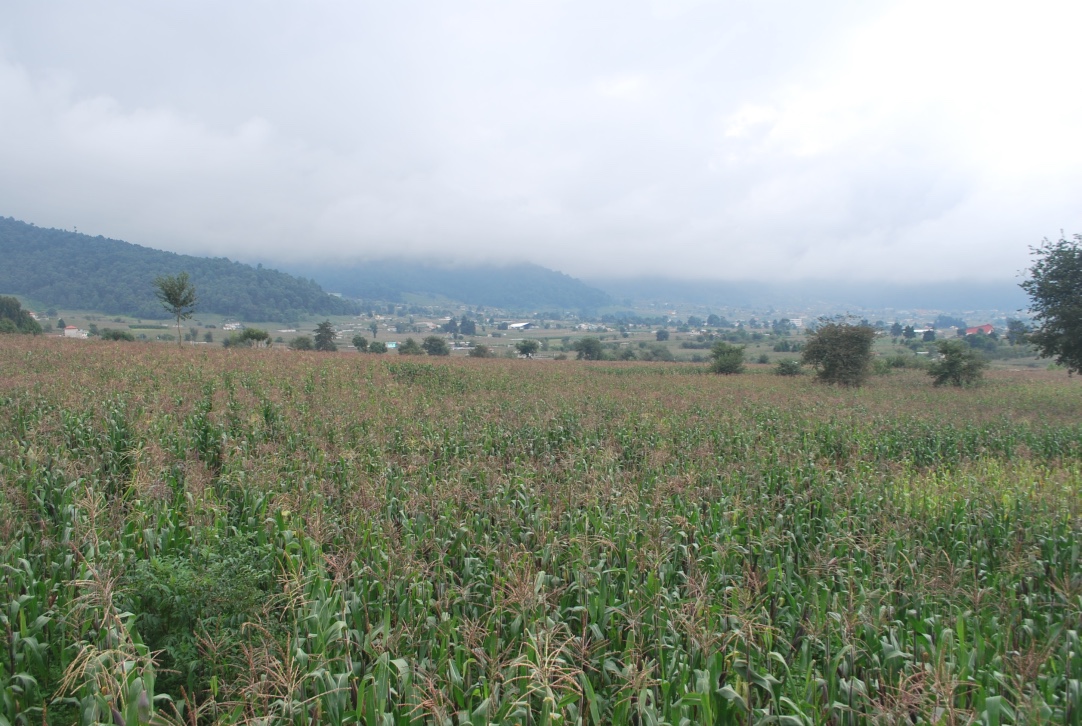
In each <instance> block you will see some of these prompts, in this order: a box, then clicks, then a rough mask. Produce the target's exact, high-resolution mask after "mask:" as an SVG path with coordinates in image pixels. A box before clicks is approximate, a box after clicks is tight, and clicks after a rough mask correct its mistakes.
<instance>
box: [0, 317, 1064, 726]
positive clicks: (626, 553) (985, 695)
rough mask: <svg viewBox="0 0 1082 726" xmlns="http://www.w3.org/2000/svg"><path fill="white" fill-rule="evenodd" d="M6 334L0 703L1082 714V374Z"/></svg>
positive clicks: (160, 711) (112, 716) (592, 720)
mask: <svg viewBox="0 0 1082 726" xmlns="http://www.w3.org/2000/svg"><path fill="white" fill-rule="evenodd" d="M704 371H705V367H695V366H686V367H679V366H666V365H654V364H635V363H629V364H619V363H601V364H590V363H579V362H572V361H568V362H560V363H554V362H551V361H550V362H540V361H526V360H523V361H514V360H459V359H451V360H443V361H440V362H431V361H425V360H420V361H418V360H408V361H407V360H404V359H403V360H399V359H390V358H384V357H376V356H371V357H369V356H363V355H356V354H352V355H321V354H316V353H296V352H290V351H277V350H225V349H210V348H198V349H197V348H184V349H183V350H180V351H178V350H177V349H176V348H175V347H170V346H156V345H149V344H148V345H132V344H128V345H125V344H114V343H100V342H91V341H80V342H78V343H73V342H72V341H63V340H59V341H58V340H22V339H20V340H13V339H12V336H8V337H7V338H5V339H4V340H3V341H2V342H0V566H2V568H3V577H2V578H0V601H2V608H0V620H2V626H3V627H2V636H3V638H4V647H3V649H2V652H0V688H2V699H0V725H3V726H9V725H14V724H96V723H106V724H125V725H126V726H132V725H134V724H148V723H154V724H241V723H244V724H247V723H252V724H297V725H300V724H369V725H371V726H374V725H376V724H379V725H381V726H384V725H385V726H390V725H392V724H438V725H439V726H451V725H455V726H465V725H467V724H469V725H474V726H479V725H481V724H523V725H526V724H531V725H534V724H537V725H541V724H589V725H591V726H594V725H599V724H636V725H646V724H672V725H673V726H678V725H681V724H783V725H788V726H801V725H808V724H837V725H849V724H901V723H911V724H968V723H981V724H1041V723H1049V724H1053V723H1054V724H1082V643H1080V642H1079V632H1080V629H1082V561H1080V549H1079V534H1080V528H1082V520H1080V511H1082V497H1080V493H1082V415H1080V414H1082V384H1080V383H1079V382H1078V381H1075V380H1069V379H1068V378H1067V377H1066V376H1064V374H1062V373H1058V374H1057V373H1053V372H1047V371H1029V372H1018V373H1015V372H997V373H994V374H992V375H991V376H990V377H989V381H988V383H987V384H986V385H984V386H983V387H980V388H976V389H971V390H942V389H933V387H932V386H931V383H930V382H929V381H928V379H927V376H924V375H923V374H921V373H920V372H912V371H908V372H907V371H903V372H900V373H896V374H893V375H891V376H886V377H881V378H876V379H874V380H873V381H872V382H871V383H870V385H869V386H867V387H865V388H863V389H859V390H844V389H834V388H829V387H824V386H821V385H818V384H816V383H814V382H813V381H812V380H810V377H807V376H803V377H795V378H789V377H780V376H774V375H769V374H767V373H754V374H748V375H743V376H726V377H721V376H712V375H707V374H704Z"/></svg>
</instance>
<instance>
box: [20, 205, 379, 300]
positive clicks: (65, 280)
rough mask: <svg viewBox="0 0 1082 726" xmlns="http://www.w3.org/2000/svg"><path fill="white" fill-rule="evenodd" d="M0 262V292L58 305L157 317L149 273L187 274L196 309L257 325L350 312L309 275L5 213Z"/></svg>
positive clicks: (151, 279)
mask: <svg viewBox="0 0 1082 726" xmlns="http://www.w3.org/2000/svg"><path fill="white" fill-rule="evenodd" d="M0 259H2V260H3V261H4V262H3V264H2V265H0V293H12V294H17V295H25V296H28V297H32V298H33V299H35V300H38V301H40V302H42V303H44V304H47V305H55V306H57V307H66V308H78V309H84V310H99V311H101V312H104V313H110V314H124V315H134V316H138V317H141V318H164V317H166V315H167V314H166V312H165V310H163V309H162V306H161V304H160V303H158V301H157V299H156V298H155V296H154V278H155V277H157V276H159V275H174V274H177V273H179V272H187V273H188V274H189V275H190V276H191V280H192V283H193V284H194V285H195V288H196V291H197V293H198V295H199V306H198V309H199V311H200V312H208V313H218V314H221V315H229V316H234V317H237V318H240V319H243V320H247V321H252V322H256V321H265V320H296V319H298V318H300V317H301V316H304V315H347V314H352V313H355V312H356V311H357V308H356V306H355V305H354V304H353V303H351V302H349V301H348V300H342V299H340V298H336V297H334V296H332V295H328V294H327V293H326V292H324V291H323V289H322V288H320V286H319V285H318V284H316V283H315V282H313V281H312V280H304V279H301V278H298V277H294V276H292V275H287V274H285V273H282V272H278V271H277V270H271V269H267V268H263V267H252V266H251V265H244V264H241V263H239V262H231V261H230V260H228V259H224V258H208V257H194V256H191V255H178V254H176V253H173V252H163V251H161V250H155V249H151V248H149V247H142V246H140V245H134V244H130V243H128V242H122V241H120V240H114V239H106V238H105V237H101V236H98V237H91V236H89V235H85V234H78V233H75V232H66V231H64V230H59V229H44V228H41V227H35V226H34V225H32V224H26V223H25V222H20V221H17V220H15V219H12V218H10V217H8V218H4V217H0Z"/></svg>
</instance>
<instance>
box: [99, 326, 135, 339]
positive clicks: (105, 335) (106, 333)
mask: <svg viewBox="0 0 1082 726" xmlns="http://www.w3.org/2000/svg"><path fill="white" fill-rule="evenodd" d="M101 339H102V340H126V341H134V340H135V336H134V335H132V333H131V332H129V331H127V330H114V329H112V328H102V330H101Z"/></svg>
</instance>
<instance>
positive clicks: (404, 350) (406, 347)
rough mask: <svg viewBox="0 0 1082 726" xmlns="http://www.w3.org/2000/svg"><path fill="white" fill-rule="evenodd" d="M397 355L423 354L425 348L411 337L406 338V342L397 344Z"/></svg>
mask: <svg viewBox="0 0 1082 726" xmlns="http://www.w3.org/2000/svg"><path fill="white" fill-rule="evenodd" d="M398 354H399V355H424V354H425V349H424V348H422V347H421V346H420V345H418V343H417V341H416V340H414V339H413V338H406V342H405V343H403V344H402V345H400V346H398Z"/></svg>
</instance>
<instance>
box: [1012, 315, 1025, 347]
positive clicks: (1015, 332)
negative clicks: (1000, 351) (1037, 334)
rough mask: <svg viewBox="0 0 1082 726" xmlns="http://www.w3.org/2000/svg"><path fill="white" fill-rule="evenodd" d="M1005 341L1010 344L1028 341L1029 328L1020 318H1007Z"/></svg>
mask: <svg viewBox="0 0 1082 726" xmlns="http://www.w3.org/2000/svg"><path fill="white" fill-rule="evenodd" d="M1007 342H1008V343H1010V344H1011V345H1025V344H1026V343H1028V342H1029V328H1028V327H1027V326H1026V324H1025V323H1023V322H1022V321H1021V320H1015V319H1013V318H1007Z"/></svg>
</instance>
